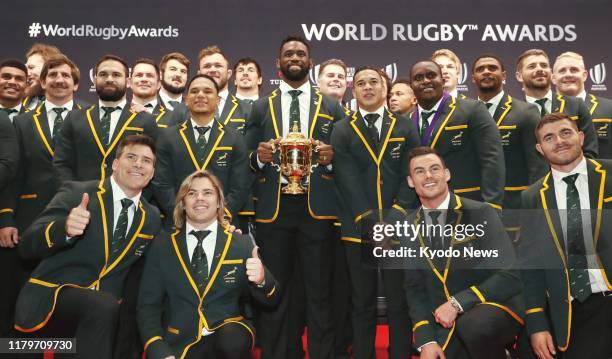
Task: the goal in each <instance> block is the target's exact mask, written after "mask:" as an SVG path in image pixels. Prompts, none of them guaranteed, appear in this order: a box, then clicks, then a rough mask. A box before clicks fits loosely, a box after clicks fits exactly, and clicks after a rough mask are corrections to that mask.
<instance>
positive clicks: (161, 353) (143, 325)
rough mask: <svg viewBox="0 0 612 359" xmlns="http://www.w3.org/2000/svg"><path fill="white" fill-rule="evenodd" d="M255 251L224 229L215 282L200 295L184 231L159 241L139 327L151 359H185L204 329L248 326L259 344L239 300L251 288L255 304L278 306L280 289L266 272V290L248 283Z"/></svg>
mask: <svg viewBox="0 0 612 359" xmlns="http://www.w3.org/2000/svg"><path fill="white" fill-rule="evenodd" d="M252 250H253V243H252V241H251V239H250V238H249V237H248V236H246V235H241V234H237V233H233V234H232V233H229V232H228V231H226V230H225V229H224V228H223V227H222V226H220V225H219V226H218V227H217V238H216V244H215V256H214V258H213V260H212V261H211V267H210V279H209V281H208V283H207V284H206V286H205V288H204V290H203V292H201V291H200V290H199V289H198V287H197V285H196V283H195V282H194V279H193V278H192V276H191V272H190V270H189V268H190V261H191V259H190V257H189V252H188V250H187V239H186V235H185V230H184V229H183V230H176V231H175V232H174V233H172V234H171V235H167V234H163V235H161V236H159V238H156V239H155V243H153V247H152V249H151V251H150V252H149V253H148V254H147V259H146V264H145V269H144V274H143V277H142V281H141V285H140V295H139V298H138V326H139V328H140V335H141V337H142V340H143V343H144V347H145V351H146V353H147V358H152V359H157V358H165V357H167V356H170V355H174V356H175V357H176V358H183V357H184V356H185V355H186V354H187V352H188V350H189V349H190V348H191V347H192V346H193V345H195V344H196V343H198V342H199V341H200V340H206V337H202V335H201V333H202V329H203V328H205V329H206V330H208V331H214V330H216V329H218V328H219V327H221V326H223V325H225V324H228V323H239V324H240V325H243V326H244V327H245V328H246V329H247V330H248V331H249V332H250V333H251V335H252V336H253V343H254V339H255V338H254V332H253V329H252V328H251V325H250V324H248V323H246V322H245V320H244V317H243V316H242V313H241V312H240V307H239V298H240V296H241V294H242V293H243V292H244V290H245V289H247V288H248V289H249V291H250V292H251V294H252V295H253V297H254V298H255V299H256V300H258V301H260V302H262V303H265V304H270V305H273V304H275V302H276V298H277V293H278V289H277V288H276V280H275V279H274V277H273V276H272V274H271V273H270V272H268V270H267V269H266V270H265V285H264V286H263V287H262V288H258V287H256V286H255V285H253V284H252V283H251V282H249V281H248V278H247V276H246V260H247V259H248V258H250V257H251V253H252ZM166 303H168V305H166ZM162 318H164V319H165V322H164V321H162ZM162 323H163V324H162Z"/></svg>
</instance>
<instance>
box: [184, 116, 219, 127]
mask: <svg viewBox="0 0 612 359" xmlns="http://www.w3.org/2000/svg"><path fill="white" fill-rule="evenodd" d="M190 120H191V126H192V127H193V129H194V130H195V128H196V127H206V126H208V127H210V129H211V130H212V125H213V122H214V121H215V119H212V120H211V121H210V122H209V123H207V124H205V125H200V124H198V123H197V122H196V121H195V120H194V119H193V117H191V118H190Z"/></svg>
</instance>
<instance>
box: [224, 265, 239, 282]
mask: <svg viewBox="0 0 612 359" xmlns="http://www.w3.org/2000/svg"><path fill="white" fill-rule="evenodd" d="M237 272H238V267H236V266H234V269H232V270H229V271H227V273H225V274H224V275H223V282H224V283H226V284H234V283H236V273H237Z"/></svg>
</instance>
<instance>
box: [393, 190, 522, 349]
mask: <svg viewBox="0 0 612 359" xmlns="http://www.w3.org/2000/svg"><path fill="white" fill-rule="evenodd" d="M450 196H451V197H450V203H449V207H448V208H449V211H448V212H447V213H446V215H447V218H446V223H447V224H450V223H452V224H454V225H455V226H457V225H460V224H472V225H478V224H483V223H486V227H485V229H484V235H483V236H481V237H478V236H472V237H466V238H463V239H462V240H459V239H455V237H453V238H449V237H446V238H445V243H447V248H452V249H457V250H459V251H460V252H461V256H460V257H458V258H447V259H446V260H445V261H443V262H442V263H443V264H439V265H437V264H436V263H435V262H434V261H432V260H430V259H429V258H426V257H424V256H419V255H417V256H416V257H415V258H410V259H407V261H409V262H407V264H406V268H407V269H406V270H405V271H404V282H405V285H404V288H405V290H406V299H407V301H408V308H409V314H410V317H411V319H412V323H413V331H414V335H415V341H416V347H420V346H422V345H423V344H425V343H427V342H431V341H435V342H437V343H438V344H439V345H440V346H441V347H442V348H443V349H445V348H446V346H447V344H448V343H449V342H450V340H451V337H452V335H453V334H454V331H455V325H454V324H453V326H452V327H451V328H450V329H446V328H444V327H442V326H441V325H439V324H437V323H436V321H435V318H434V317H433V315H432V313H433V312H434V311H435V309H436V308H437V307H439V306H440V305H442V304H443V303H445V302H446V301H448V299H449V298H450V297H451V296H454V297H455V299H456V300H457V301H458V302H459V304H460V305H461V307H462V309H463V311H464V312H467V311H469V310H470V309H472V308H474V306H476V305H491V306H494V307H497V308H499V309H500V310H503V311H505V312H506V313H508V314H509V315H510V316H512V317H513V318H514V319H515V320H517V321H518V322H519V323H521V324H523V319H522V317H521V313H522V312H523V302H522V297H521V295H520V293H521V281H520V277H519V274H518V273H517V272H516V270H515V268H514V265H515V264H516V262H515V256H514V249H513V247H512V243H511V242H510V240H509V238H508V236H507V235H506V232H505V230H504V227H503V225H502V223H501V220H500V219H499V216H498V214H497V213H496V211H495V210H494V209H493V208H492V207H490V206H488V205H487V204H485V203H483V202H478V201H473V200H470V199H467V198H464V197H459V196H457V195H456V194H454V193H452V192H451V193H450ZM423 215H424V214H423V211H422V210H419V211H415V212H414V213H413V214H412V215H410V216H409V217H408V222H409V223H411V224H414V225H417V224H421V223H424V219H423ZM455 228H458V227H455ZM401 243H402V245H405V246H408V247H409V248H415V250H416V251H417V252H418V251H419V249H420V248H421V247H429V240H428V239H427V238H423V237H421V235H418V238H417V239H416V240H414V241H411V240H408V239H406V238H404V240H403V241H402V242H401ZM469 247H471V248H472V249H474V250H498V258H499V259H500V260H499V261H498V259H495V258H492V257H481V258H476V257H475V256H473V257H469V256H465V255H464V252H463V251H464V248H469Z"/></svg>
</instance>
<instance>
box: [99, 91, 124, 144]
mask: <svg viewBox="0 0 612 359" xmlns="http://www.w3.org/2000/svg"><path fill="white" fill-rule="evenodd" d="M126 104H127V101H126V100H125V97H124V98H122V99H121V100H119V101H112V102H111V101H102V100H100V101H99V103H98V105H99V107H100V120H102V117H103V116H104V110H103V109H102V107H117V106H119V108H120V109H118V110H115V111H113V112H112V113H111V121H110V131H109V134H108V141H109V143H111V142H112V141H113V134H114V133H115V127H117V123H118V122H119V117H121V112H122V111H123V109H124V108H125V106H126Z"/></svg>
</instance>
